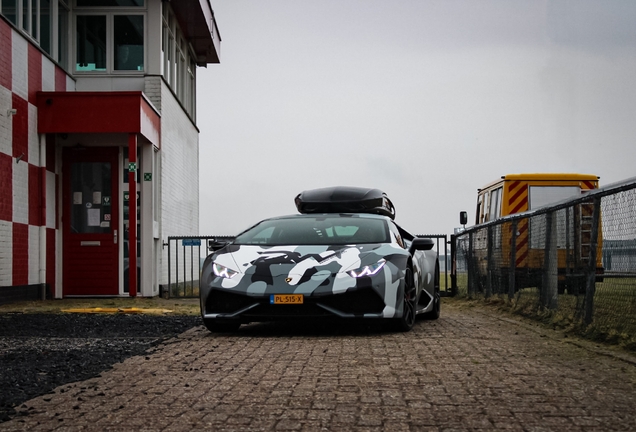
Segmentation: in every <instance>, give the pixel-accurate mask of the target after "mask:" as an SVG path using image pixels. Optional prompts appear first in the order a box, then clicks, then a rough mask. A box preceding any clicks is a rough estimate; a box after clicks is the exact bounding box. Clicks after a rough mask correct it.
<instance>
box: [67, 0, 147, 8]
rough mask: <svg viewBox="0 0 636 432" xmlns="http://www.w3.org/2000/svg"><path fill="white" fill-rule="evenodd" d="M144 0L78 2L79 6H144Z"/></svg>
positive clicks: (88, 0) (90, 0) (87, 0)
mask: <svg viewBox="0 0 636 432" xmlns="http://www.w3.org/2000/svg"><path fill="white" fill-rule="evenodd" d="M143 5H144V0H77V6H79V7H83V6H92V7H95V6H143Z"/></svg>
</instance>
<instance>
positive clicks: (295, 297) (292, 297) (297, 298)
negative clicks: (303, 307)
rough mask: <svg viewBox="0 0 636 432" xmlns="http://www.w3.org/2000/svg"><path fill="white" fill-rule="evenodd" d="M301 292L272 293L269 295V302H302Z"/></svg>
mask: <svg viewBox="0 0 636 432" xmlns="http://www.w3.org/2000/svg"><path fill="white" fill-rule="evenodd" d="M303 300H304V296H303V295H302V294H272V295H271V296H269V304H303Z"/></svg>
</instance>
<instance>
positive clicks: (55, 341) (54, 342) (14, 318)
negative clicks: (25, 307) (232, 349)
mask: <svg viewBox="0 0 636 432" xmlns="http://www.w3.org/2000/svg"><path fill="white" fill-rule="evenodd" d="M201 324H202V323H201V318H200V317H199V316H156V315H143V314H139V315H137V314H135V315H130V314H116V315H104V314H60V315H56V314H20V313H11V314H0V422H4V421H7V420H9V419H10V418H11V417H12V416H15V415H16V410H15V407H17V406H19V405H20V404H21V403H23V402H25V401H27V400H29V399H32V398H34V397H37V396H40V395H43V394H47V393H50V392H51V391H52V390H53V389H55V388H56V387H58V386H60V385H63V384H67V383H70V382H75V381H83V380H86V379H88V378H92V377H95V376H98V375H99V374H100V373H101V372H103V371H105V370H108V369H110V368H111V367H112V365H114V364H115V363H119V362H121V361H123V360H125V359H127V358H128V357H132V356H136V355H142V354H144V353H146V352H148V350H150V349H151V348H152V347H154V346H156V345H158V344H160V343H161V342H162V341H164V340H166V339H168V338H171V337H174V336H176V335H178V334H180V333H182V332H184V331H186V330H188V329H190V328H192V327H195V326H198V325H201Z"/></svg>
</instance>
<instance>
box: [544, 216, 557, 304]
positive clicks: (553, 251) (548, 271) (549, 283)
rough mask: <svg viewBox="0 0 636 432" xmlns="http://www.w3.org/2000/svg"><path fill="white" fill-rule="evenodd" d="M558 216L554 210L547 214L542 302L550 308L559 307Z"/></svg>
mask: <svg viewBox="0 0 636 432" xmlns="http://www.w3.org/2000/svg"><path fill="white" fill-rule="evenodd" d="M556 222H557V218H556V217H555V215H554V212H549V213H546V215H545V256H544V264H543V271H544V273H543V274H544V276H543V283H542V284H541V285H542V287H541V288H542V289H541V297H542V300H543V301H542V303H543V305H544V306H545V307H547V308H548V309H556V308H557V307H558V292H559V291H558V287H559V276H558V269H557V267H558V265H557V260H558V259H557V223H556Z"/></svg>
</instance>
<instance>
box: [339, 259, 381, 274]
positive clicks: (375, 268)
mask: <svg viewBox="0 0 636 432" xmlns="http://www.w3.org/2000/svg"><path fill="white" fill-rule="evenodd" d="M384 264H386V260H385V259H381V260H380V261H378V262H377V263H375V264H371V265H368V266H364V267H360V268H359V269H356V270H351V271H349V272H347V273H349V276H351V277H354V278H360V277H365V276H373V275H374V274H376V273H377V272H379V271H380V270H381V269H382V267H384Z"/></svg>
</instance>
